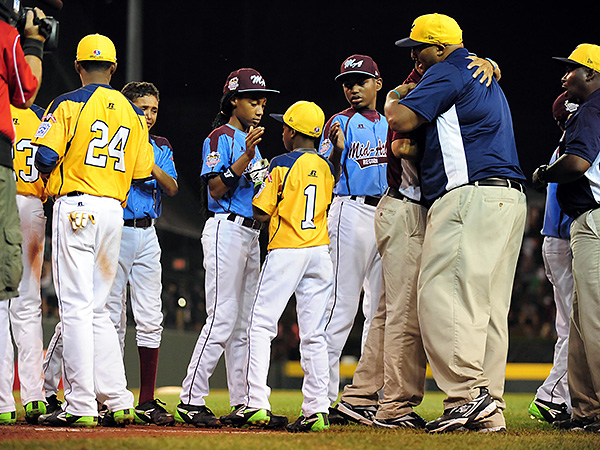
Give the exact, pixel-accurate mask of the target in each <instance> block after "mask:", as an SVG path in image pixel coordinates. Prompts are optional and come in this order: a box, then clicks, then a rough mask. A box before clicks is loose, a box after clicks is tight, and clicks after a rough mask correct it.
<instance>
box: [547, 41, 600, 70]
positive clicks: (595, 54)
mask: <svg viewBox="0 0 600 450" xmlns="http://www.w3.org/2000/svg"><path fill="white" fill-rule="evenodd" d="M552 59H555V60H557V61H560V62H563V63H566V64H572V65H581V66H585V67H589V68H590V69H593V70H595V71H596V72H600V46H598V45H594V44H579V45H578V46H577V47H576V48H575V50H573V52H572V53H571V54H570V55H569V57H568V58H559V57H556V56H555V57H553V58H552Z"/></svg>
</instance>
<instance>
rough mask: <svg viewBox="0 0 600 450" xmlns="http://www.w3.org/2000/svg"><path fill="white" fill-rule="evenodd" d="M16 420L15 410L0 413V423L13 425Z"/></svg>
mask: <svg viewBox="0 0 600 450" xmlns="http://www.w3.org/2000/svg"><path fill="white" fill-rule="evenodd" d="M16 422H17V412H16V411H11V412H5V413H1V414H0V425H13V424H15V423H16Z"/></svg>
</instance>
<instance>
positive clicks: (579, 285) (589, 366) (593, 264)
mask: <svg viewBox="0 0 600 450" xmlns="http://www.w3.org/2000/svg"><path fill="white" fill-rule="evenodd" d="M571 250H572V251H573V280H574V282H575V292H574V294H573V312H572V315H571V328H570V331H569V357H568V365H567V366H568V378H569V391H570V394H571V404H572V405H573V417H574V418H580V419H583V418H585V419H592V420H599V419H600V286H599V285H598V283H600V276H599V271H600V209H596V210H593V211H589V212H587V213H584V214H582V215H580V216H579V217H577V219H575V221H574V222H573V224H572V225H571Z"/></svg>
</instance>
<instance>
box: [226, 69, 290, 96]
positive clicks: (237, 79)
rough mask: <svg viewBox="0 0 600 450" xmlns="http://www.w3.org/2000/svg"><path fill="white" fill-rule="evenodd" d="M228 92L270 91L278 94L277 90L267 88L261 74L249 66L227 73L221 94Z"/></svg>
mask: <svg viewBox="0 0 600 450" xmlns="http://www.w3.org/2000/svg"><path fill="white" fill-rule="evenodd" d="M228 92H240V93H243V92H262V93H268V92H270V93H275V94H279V91H276V90H273V89H267V87H266V84H265V80H264V79H263V77H262V75H261V74H260V73H258V72H257V71H256V70H254V69H249V68H243V69H238V70H234V71H233V72H231V73H230V74H229V76H228V77H227V81H226V82H225V86H223V94H227V93H228Z"/></svg>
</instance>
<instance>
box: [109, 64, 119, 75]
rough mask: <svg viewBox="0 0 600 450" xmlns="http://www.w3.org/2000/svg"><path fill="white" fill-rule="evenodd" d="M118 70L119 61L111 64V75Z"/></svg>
mask: <svg viewBox="0 0 600 450" xmlns="http://www.w3.org/2000/svg"><path fill="white" fill-rule="evenodd" d="M116 71H117V63H112V65H111V66H110V74H111V76H112V75H113V74H114V73H115V72H116Z"/></svg>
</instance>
